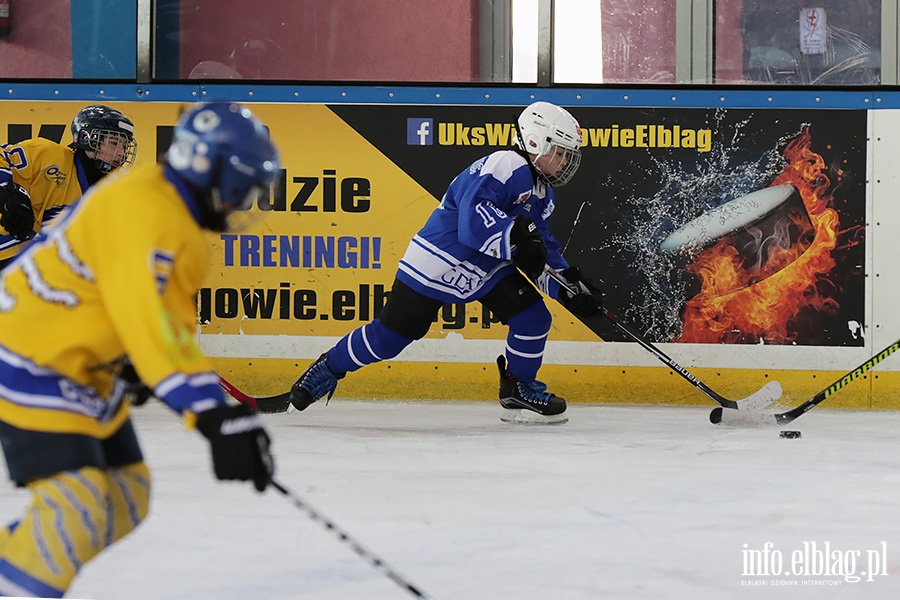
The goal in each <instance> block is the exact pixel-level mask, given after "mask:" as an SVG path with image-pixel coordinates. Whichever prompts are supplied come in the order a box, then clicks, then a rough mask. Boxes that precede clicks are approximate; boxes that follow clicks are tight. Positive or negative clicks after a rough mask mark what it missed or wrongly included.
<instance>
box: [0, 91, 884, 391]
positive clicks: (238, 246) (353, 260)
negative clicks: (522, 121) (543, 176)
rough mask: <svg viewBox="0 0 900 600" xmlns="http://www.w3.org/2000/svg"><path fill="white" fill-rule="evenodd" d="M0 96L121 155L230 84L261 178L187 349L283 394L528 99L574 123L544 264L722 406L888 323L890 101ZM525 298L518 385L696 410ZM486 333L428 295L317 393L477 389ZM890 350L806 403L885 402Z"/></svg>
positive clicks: (794, 376) (9, 111)
mask: <svg viewBox="0 0 900 600" xmlns="http://www.w3.org/2000/svg"><path fill="white" fill-rule="evenodd" d="M4 87H6V86H4ZM8 87H9V89H10V93H9V94H8V97H9V98H11V99H10V100H4V101H2V103H0V106H2V108H3V110H2V111H0V132H2V133H0V136H3V135H4V134H5V136H4V137H5V139H6V141H12V142H14V141H19V140H20V139H25V138H26V137H30V136H32V135H42V136H44V137H49V138H51V139H57V140H60V139H61V140H62V141H63V142H67V141H68V139H69V137H68V133H67V132H66V133H64V131H65V129H66V124H67V123H68V122H69V120H70V119H71V115H73V114H74V113H75V112H76V111H77V110H78V109H79V108H81V107H82V106H83V105H85V104H86V103H89V102H103V103H106V104H110V105H112V106H114V107H116V108H119V109H120V110H123V112H125V113H126V114H128V115H129V117H131V118H132V120H133V121H134V122H135V124H136V128H137V131H136V137H137V139H138V142H139V151H138V157H137V160H138V161H139V162H144V161H149V160H155V158H156V156H157V155H158V153H159V151H161V150H162V149H163V148H165V147H166V144H167V143H168V139H169V138H170V136H171V127H172V125H173V124H174V123H175V121H176V120H177V117H178V115H179V113H180V111H181V110H183V108H184V106H185V105H186V104H187V103H188V102H190V101H192V100H193V99H195V98H197V97H214V98H230V99H236V100H241V101H247V100H250V99H252V103H250V104H251V106H252V108H253V110H254V111H255V112H256V113H257V114H258V115H259V116H260V117H261V118H262V119H263V121H264V122H265V123H266V124H267V125H268V126H269V127H270V130H271V132H272V137H273V139H274V140H275V141H276V143H277V145H278V146H279V149H280V150H281V154H282V166H283V170H282V173H281V175H280V177H279V178H278V180H277V181H276V183H275V185H273V187H272V189H271V190H270V191H269V194H268V196H267V197H266V198H264V199H263V200H262V201H261V202H260V204H259V205H258V206H256V207H254V209H253V210H254V211H256V212H258V213H259V215H258V216H259V217H261V218H260V219H259V220H258V221H257V223H256V224H255V225H254V226H253V227H251V228H250V229H248V230H246V231H243V232H240V233H235V234H226V235H222V236H219V237H217V238H213V239H211V243H212V245H213V256H214V264H213V268H212V276H211V277H210V278H209V280H208V283H207V285H205V286H204V288H203V289H202V290H201V292H200V294H199V295H198V314H199V317H200V324H199V325H198V335H199V339H200V342H201V344H202V346H203V348H204V349H205V350H206V351H207V352H208V353H209V354H210V355H212V356H213V357H215V360H216V365H217V368H218V369H219V370H220V372H221V373H222V374H223V375H224V376H225V377H227V378H228V379H229V380H231V381H232V382H233V383H235V384H237V385H239V386H240V387H241V388H242V389H244V390H245V391H248V392H250V393H254V394H269V393H276V392H280V391H283V390H284V389H286V388H287V387H288V386H289V385H290V383H291V382H292V381H293V379H294V378H296V376H297V375H298V374H299V372H300V371H301V370H302V369H303V368H304V367H305V365H306V364H308V363H309V362H310V361H311V360H312V359H314V358H315V357H316V356H318V355H319V354H320V353H321V352H323V351H324V350H326V349H327V348H328V347H330V346H331V344H333V343H334V342H335V341H336V340H337V339H339V337H340V336H342V335H344V334H345V333H347V332H349V331H350V330H352V329H353V328H355V327H357V326H359V325H361V324H363V323H365V322H368V321H370V320H371V319H373V318H375V317H376V316H377V314H378V311H379V310H380V307H381V306H382V305H383V303H384V300H385V298H386V294H387V291H389V289H390V285H391V282H392V280H393V275H394V270H395V268H396V265H397V262H398V260H399V258H400V257H401V256H402V255H403V253H404V251H405V249H406V245H407V243H408V241H409V239H410V237H411V236H412V235H413V234H414V233H415V232H416V230H417V229H418V228H419V227H420V226H421V224H422V223H423V222H424V220H425V219H426V218H427V216H428V214H429V213H430V212H431V211H432V210H433V209H434V208H435V206H436V205H437V203H438V201H439V199H440V197H441V194H442V193H443V190H444V188H445V187H446V185H447V184H448V183H449V182H450V180H451V179H452V178H453V177H454V176H455V174H456V173H457V172H459V171H460V170H462V169H463V168H465V166H466V165H468V164H470V163H471V162H473V161H474V160H477V159H478V158H480V157H481V156H483V155H485V154H487V153H489V152H491V151H494V150H498V149H503V148H510V147H512V144H513V143H514V139H515V138H514V136H515V127H514V121H515V116H516V115H517V113H518V111H519V110H520V108H521V106H524V105H525V104H527V103H529V102H530V101H532V100H533V99H534V98H541V99H547V100H550V101H554V102H558V103H560V104H562V105H564V106H567V107H568V108H569V109H570V110H571V111H572V112H573V114H574V115H575V116H576V118H578V119H579V122H580V124H581V125H582V130H583V135H584V138H585V143H584V146H583V159H582V167H581V170H580V171H579V173H578V174H577V175H576V177H575V179H574V180H573V181H572V183H571V184H569V185H568V186H566V187H564V188H561V189H559V190H558V191H557V206H556V213H555V215H554V221H553V233H554V235H555V236H556V237H557V239H558V240H559V241H560V242H561V243H562V244H563V246H564V247H565V253H564V256H565V257H566V258H567V260H569V262H570V263H572V264H576V265H578V266H580V267H581V268H582V269H583V270H584V271H585V272H587V273H588V275H589V276H591V277H592V278H593V279H595V280H597V281H601V282H602V287H603V289H604V292H605V293H606V303H607V306H608V307H609V308H610V310H612V311H613V312H615V313H616V314H618V315H619V317H620V318H622V319H623V320H624V321H626V322H627V323H629V324H630V325H631V326H632V327H633V328H634V329H636V330H638V331H640V332H641V333H642V334H644V335H646V336H647V339H648V340H650V341H652V342H653V343H654V344H657V345H659V347H660V348H661V349H663V350H664V351H665V352H666V353H667V354H669V355H670V356H671V357H672V358H674V359H675V360H676V361H677V362H678V363H679V364H681V365H683V366H684V367H687V368H688V369H690V370H691V372H693V373H694V374H695V375H697V376H698V377H700V378H701V379H702V380H703V381H704V382H705V383H707V384H708V385H709V386H710V387H712V388H714V389H715V390H716V391H717V392H719V393H720V394H722V395H724V396H727V397H733V398H740V397H744V396H747V395H749V394H751V393H753V392H754V391H756V390H757V389H759V387H761V386H762V385H763V384H765V383H766V382H767V381H769V380H771V379H777V380H779V381H781V382H782V384H783V386H784V388H785V399H786V400H787V401H789V402H790V403H795V402H796V401H802V400H805V399H806V398H808V397H810V396H812V395H813V394H815V393H816V392H817V391H819V390H820V389H822V388H824V387H826V386H827V385H828V384H830V383H832V382H833V381H834V380H835V379H838V378H840V377H841V376H842V375H843V374H844V373H845V372H846V371H848V370H850V369H852V368H854V367H856V366H857V365H859V364H860V363H862V362H864V361H865V360H867V359H868V358H869V357H870V356H872V354H873V353H874V352H876V351H877V350H879V349H880V348H881V347H883V346H885V345H886V344H888V343H890V342H891V341H892V340H893V339H895V338H897V337H900V335H898V334H900V317H898V316H896V313H897V311H896V310H895V303H894V302H893V299H894V295H895V290H898V289H900V280H898V277H900V274H897V272H896V269H892V268H891V267H892V266H893V260H894V259H893V256H894V248H893V246H894V240H895V239H897V237H898V234H900V214H897V211H898V209H897V208H896V202H894V199H895V197H896V196H897V191H898V187H900V184H898V181H897V179H896V177H897V176H896V172H897V168H896V167H897V166H896V164H895V162H896V158H895V157H896V156H897V155H898V148H896V143H895V142H894V140H895V139H897V138H898V136H897V133H898V130H900V113H898V111H896V110H895V109H894V108H893V106H895V105H897V104H898V102H897V100H896V99H895V98H894V97H893V96H891V95H890V94H886V93H882V94H874V93H871V92H859V93H856V92H840V93H831V94H823V93H815V92H796V91H792V92H788V91H785V92H779V93H775V92H764V93H760V92H753V91H747V92H741V91H711V92H692V93H690V94H689V93H683V94H682V93H679V94H678V98H676V97H675V95H673V94H671V93H668V92H665V93H662V92H660V91H658V90H657V91H655V92H654V91H647V90H645V91H630V92H629V91H622V90H523V89H518V90H512V89H504V90H485V89H472V88H469V89H459V88H449V89H436V88H401V89H396V90H388V89H386V88H350V89H349V93H348V91H347V90H343V91H342V90H341V89H340V88H339V87H330V88H325V87H322V88H308V89H302V88H299V89H300V91H299V92H296V94H295V93H294V92H292V91H291V90H293V88H290V89H288V88H287V87H286V86H270V87H255V88H253V90H252V91H253V96H252V98H251V97H250V96H249V93H248V88H246V87H241V86H222V87H215V86H145V87H144V88H141V89H139V90H135V89H134V88H133V87H132V86H124V85H123V86H120V87H117V86H106V88H105V89H104V90H103V94H102V95H100V94H99V93H98V90H97V89H94V88H91V86H89V85H85V84H79V85H74V86H62V87H61V86H56V87H50V86H45V85H42V84H41V85H36V84H30V85H24V84H23V85H20V86H14V85H10V86H8ZM54 90H56V91H58V92H59V91H61V92H62V93H57V94H53V91H54ZM342 94H346V95H342ZM54 96H56V97H61V99H59V100H50V99H49V98H52V97H54ZM151 98H152V100H151ZM874 106H877V107H878V108H876V109H873V108H872V107H874ZM0 141H2V140H0ZM779 184H782V185H783V184H790V185H793V186H795V188H796V189H797V194H796V195H795V196H794V197H793V199H792V203H793V204H792V205H791V206H788V205H787V204H785V206H784V207H781V208H779V210H773V211H771V213H770V214H768V215H767V216H766V218H764V219H757V221H755V222H748V223H738V224H737V225H736V227H737V228H736V229H734V231H732V232H730V233H729V234H726V235H719V236H718V237H717V238H716V239H712V240H704V241H703V244H700V245H698V246H697V247H692V248H685V250H684V252H679V253H675V254H671V253H665V252H662V251H660V248H659V245H660V243H661V241H662V240H663V239H665V238H666V237H667V236H668V235H669V234H671V233H672V231H674V230H675V229H677V228H679V227H683V226H686V225H688V224H689V223H691V222H692V221H693V220H696V219H697V218H698V217H701V216H702V215H703V214H705V213H707V212H709V211H711V210H714V209H715V208H716V207H720V206H723V205H726V204H727V203H728V202H731V201H733V200H736V199H740V198H742V197H745V196H746V195H748V194H751V193H752V192H755V191H757V190H760V189H764V188H766V187H770V186H774V185H779ZM798 215H799V216H798ZM754 239H763V240H766V241H767V243H764V244H758V245H757V246H753V244H752V240H754ZM748 240H751V242H748ZM773 248H774V250H773ZM723 257H725V258H727V260H725V258H723ZM723 265H724V270H723ZM548 304H549V305H550V306H551V309H552V311H553V313H554V327H553V330H552V331H551V334H550V342H549V344H548V347H547V352H546V356H545V365H546V366H545V367H544V369H542V371H541V375H540V377H541V378H542V379H543V380H545V381H547V382H548V383H550V384H551V389H553V390H554V391H556V392H557V393H560V394H561V395H564V396H565V397H567V399H568V400H569V401H570V402H629V403H632V402H654V403H655V402H662V403H687V404H692V403H696V404H703V403H707V402H710V401H708V400H707V399H706V398H705V397H704V396H703V395H702V394H700V393H699V392H698V391H697V390H696V389H695V388H693V387H692V386H691V385H690V384H688V383H687V382H686V381H684V380H683V379H681V378H680V377H679V376H678V375H676V374H674V373H673V372H672V371H671V370H670V369H668V368H667V367H665V366H664V365H661V364H660V363H659V361H658V360H657V359H656V358H654V357H653V356H652V355H650V354H649V353H648V352H647V351H646V350H643V349H641V348H640V347H638V346H637V345H636V344H633V343H630V342H627V341H625V339H624V338H623V337H622V336H621V335H620V334H618V333H617V332H616V331H615V330H614V329H612V328H609V330H608V331H601V336H598V335H596V334H595V333H594V332H592V331H591V330H589V329H588V328H587V327H585V326H584V325H583V324H581V323H579V322H577V321H576V320H575V319H573V318H572V317H571V316H569V315H568V314H566V313H565V311H564V310H563V309H562V308H561V307H559V306H558V305H556V304H555V302H553V301H550V302H549V303H548ZM601 338H602V339H601ZM504 339H505V328H504V327H503V326H502V325H500V324H499V323H497V322H495V321H494V320H493V319H492V318H491V315H490V314H487V313H486V312H485V311H484V310H483V309H482V307H481V306H480V305H479V304H477V303H476V304H472V305H467V306H466V305H448V306H446V307H445V308H444V309H443V310H442V311H440V313H439V314H438V317H437V319H436V321H435V323H434V325H433V326H432V328H431V331H430V332H429V334H428V335H427V336H426V338H425V339H424V340H422V341H421V342H420V343H418V344H415V345H413V346H411V347H410V348H408V349H407V350H406V351H404V353H403V354H401V356H400V357H398V359H397V360H395V361H392V362H390V363H385V364H380V365H374V366H371V367H369V368H367V369H364V370H362V371H360V372H358V373H355V374H353V375H352V376H350V377H348V378H347V379H345V380H343V381H342V382H341V386H340V388H339V394H340V395H344V396H351V397H390V398H454V399H473V400H487V399H491V398H492V397H493V395H494V394H495V388H496V382H497V377H496V372H495V371H496V367H495V365H494V359H495V358H496V356H497V355H498V354H500V353H502V352H503V347H504ZM894 360H895V359H889V360H887V361H885V362H884V363H883V364H882V365H879V366H878V367H877V369H876V370H875V371H873V373H872V374H869V375H868V376H866V377H865V378H863V379H861V380H859V381H857V382H854V384H853V385H851V386H848V387H847V388H846V389H844V390H842V391H841V393H840V394H838V395H837V396H835V397H834V398H833V399H829V404H830V405H842V406H849V407H859V408H868V407H872V408H896V407H898V406H900V403H898V402H897V401H896V400H895V398H897V397H898V394H897V393H896V392H898V391H900V375H898V374H900V361H897V363H898V364H896V365H895V364H894V362H892V361H894Z"/></svg>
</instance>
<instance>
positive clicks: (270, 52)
mask: <svg viewBox="0 0 900 600" xmlns="http://www.w3.org/2000/svg"><path fill="white" fill-rule="evenodd" d="M478 4H479V3H478V1H477V0H413V1H410V0H377V1H375V0H304V1H303V2H298V1H297V0H266V1H264V2H257V3H255V4H254V3H251V2H247V1H246V0H182V3H181V6H182V9H181V76H182V77H188V76H189V75H190V73H191V71H192V70H194V69H195V67H197V65H198V64H199V63H203V64H202V65H201V66H200V68H199V69H197V70H198V71H201V70H203V71H206V72H207V73H208V72H210V71H216V70H217V71H218V73H220V74H219V75H213V76H222V75H223V74H224V75H225V76H227V75H228V74H229V73H231V74H232V76H236V73H239V74H240V75H241V76H243V77H245V78H262V79H297V80H308V81H330V80H333V81H341V80H344V81H385V82H390V81H447V82H468V81H477V80H478V69H477V63H478V54H477V53H478V50H477V46H478V33H477V30H478V18H477V15H478V12H477V6H478ZM249 11H253V14H248V12H249ZM238 15H239V16H240V18H235V17H236V16H238ZM210 61H211V62H210ZM235 72H236V73H235ZM197 75H198V73H197V72H196V71H195V76H197Z"/></svg>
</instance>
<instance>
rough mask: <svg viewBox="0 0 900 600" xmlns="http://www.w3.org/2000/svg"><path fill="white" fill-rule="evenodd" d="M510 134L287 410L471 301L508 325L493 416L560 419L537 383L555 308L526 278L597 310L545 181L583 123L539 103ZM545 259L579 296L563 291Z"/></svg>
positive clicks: (593, 290)
mask: <svg viewBox="0 0 900 600" xmlns="http://www.w3.org/2000/svg"><path fill="white" fill-rule="evenodd" d="M518 136H519V139H518V142H519V148H517V149H515V150H500V151H497V152H494V153H492V154H490V155H488V156H485V157H483V158H481V159H479V160H477V161H476V162H474V163H473V164H472V165H470V166H469V167H467V168H466V169H465V170H464V171H463V172H462V173H460V174H459V175H457V177H456V178H455V179H454V180H453V182H452V183H451V184H450V187H449V188H448V189H447V191H446V193H445V194H444V197H443V199H442V200H441V203H440V205H439V206H438V207H437V208H436V209H435V210H434V212H433V213H432V214H431V216H430V217H429V219H428V221H427V222H426V223H425V226H424V227H423V228H422V229H421V230H420V231H419V232H418V233H417V234H416V235H415V237H413V239H412V241H411V242H410V244H409V247H408V248H407V250H406V254H405V255H404V257H403V258H402V259H401V261H400V265H399V268H398V270H397V275H396V279H395V280H394V284H393V287H392V289H391V293H390V295H389V297H388V300H387V304H385V306H384V308H383V309H382V311H381V314H380V315H379V317H378V318H377V319H375V320H373V321H372V322H371V323H367V324H366V325H364V326H362V327H359V328H358V329H356V330H354V331H352V332H351V333H349V334H348V335H346V336H345V337H344V338H342V339H341V340H340V341H339V342H338V343H337V344H336V345H335V346H334V347H333V348H331V349H330V350H328V352H326V353H325V354H323V355H322V356H320V357H319V358H318V360H316V361H315V362H314V363H313V364H312V365H310V366H309V368H308V369H306V371H305V372H304V373H303V374H302V375H301V376H300V378H299V379H298V380H297V381H296V382H295V383H294V385H293V386H292V388H291V394H290V401H291V405H290V406H289V407H288V408H289V410H290V409H295V410H304V409H305V408H307V407H308V406H309V405H310V404H312V403H313V402H316V401H317V400H319V399H320V398H323V397H325V396H328V397H329V398H330V397H331V396H332V395H333V394H334V391H335V389H336V387H337V382H338V380H339V379H341V378H343V377H344V376H345V375H346V374H347V373H349V372H351V371H356V370H357V369H359V368H361V367H364V366H366V365H369V364H372V363H374V362H377V361H381V360H387V359H390V358H394V357H395V356H397V355H398V354H399V353H400V352H401V351H402V350H403V349H404V348H405V347H406V346H408V345H409V344H410V343H412V342H413V341H415V340H418V339H420V338H422V337H424V336H425V334H426V333H427V332H428V329H429V327H430V326H431V323H432V321H433V320H434V317H435V315H436V314H437V311H438V309H440V307H441V306H442V305H443V304H444V303H446V302H454V303H460V302H464V303H466V302H471V301H474V300H478V301H480V302H481V303H482V304H483V305H485V306H486V307H487V308H489V309H490V310H491V311H492V312H493V313H494V316H495V317H497V318H499V320H500V321H501V322H502V323H503V324H505V325H507V326H508V328H509V333H508V336H507V341H506V351H505V356H500V357H498V359H497V365H498V367H499V370H500V405H501V406H502V408H503V411H502V415H501V419H502V420H504V421H508V422H529V423H564V422H566V421H567V420H568V417H567V416H566V414H565V412H566V401H565V400H564V399H562V398H560V397H559V396H556V395H555V394H553V393H551V392H549V391H547V386H546V385H545V384H544V383H542V382H540V381H538V380H537V373H538V369H539V368H540V366H541V362H542V359H543V355H544V346H545V345H546V342H547V335H548V333H549V332H550V323H551V315H550V311H549V310H547V307H546V306H545V305H544V302H543V299H542V297H541V295H540V293H539V292H538V291H537V289H535V286H534V285H533V284H532V282H534V283H536V284H537V285H538V287H540V289H541V290H543V291H544V292H545V293H547V294H548V295H550V296H551V297H554V298H558V299H559V300H560V301H561V302H562V303H563V304H564V305H565V306H566V307H567V308H568V309H569V310H570V311H571V312H573V313H574V314H576V315H578V316H587V315H590V314H592V313H594V312H596V311H598V310H601V309H602V295H601V293H600V290H599V289H597V287H596V286H594V285H593V284H592V283H591V282H590V281H588V280H587V279H585V278H583V277H582V276H581V274H580V272H579V270H578V269H577V268H572V267H570V266H569V264H568V263H567V262H566V260H565V259H564V258H563V257H562V254H561V252H560V251H561V246H560V244H559V243H558V242H557V241H556V240H555V239H554V238H553V236H552V235H551V234H550V230H549V220H550V217H551V215H552V214H553V209H554V195H553V189H552V188H553V187H560V186H562V185H565V184H566V183H568V182H569V180H571V179H572V176H573V175H574V174H575V171H577V170H578V166H579V164H580V162H581V143H582V138H581V128H580V127H579V126H578V122H577V121H576V120H575V119H574V118H573V117H572V115H571V114H569V113H568V112H567V111H566V110H565V109H563V108H561V107H559V106H556V105H553V104H550V103H548V102H535V103H534V104H531V105H530V106H528V107H527V108H526V109H525V110H524V111H523V112H522V114H521V115H520V116H519V119H518ZM546 264H549V265H550V266H551V267H552V268H554V269H555V270H557V271H562V273H563V275H564V276H565V277H566V279H567V280H569V281H570V282H571V283H573V284H574V285H575V286H576V287H577V289H578V290H579V293H578V294H572V293H570V292H568V291H565V290H561V289H560V286H559V285H558V284H557V283H556V282H555V281H553V280H551V279H550V278H549V277H548V276H547V274H545V273H544V267H545V265H546ZM523 273H524V275H523ZM526 276H527V278H526Z"/></svg>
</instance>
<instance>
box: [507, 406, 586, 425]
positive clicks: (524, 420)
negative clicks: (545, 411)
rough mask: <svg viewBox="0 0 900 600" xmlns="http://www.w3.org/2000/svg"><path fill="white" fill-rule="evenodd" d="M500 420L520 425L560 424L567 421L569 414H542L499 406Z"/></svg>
mask: <svg viewBox="0 0 900 600" xmlns="http://www.w3.org/2000/svg"><path fill="white" fill-rule="evenodd" d="M500 420H501V421H503V422H504V423H519V424H521V425H562V424H563V423H567V422H568V421H569V416H568V415H567V414H566V413H560V414H558V415H542V414H538V413H536V412H534V411H533V410H527V409H524V408H501V409H500Z"/></svg>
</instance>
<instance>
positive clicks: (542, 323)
mask: <svg viewBox="0 0 900 600" xmlns="http://www.w3.org/2000/svg"><path fill="white" fill-rule="evenodd" d="M551 322H552V317H551V315H550V311H549V310H547V307H546V306H544V303H543V302H535V303H534V304H532V305H531V306H529V307H528V308H526V309H525V310H523V311H522V312H520V313H518V314H516V315H514V316H513V317H511V318H510V319H509V321H508V322H507V324H508V325H509V334H508V335H507V336H506V362H507V368H506V370H507V371H508V372H509V374H510V375H512V376H513V377H515V378H516V379H521V380H523V381H534V380H535V379H536V378H537V372H538V369H540V368H541V363H542V362H543V360H544V346H546V345H547V334H549V333H550V323H551Z"/></svg>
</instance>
